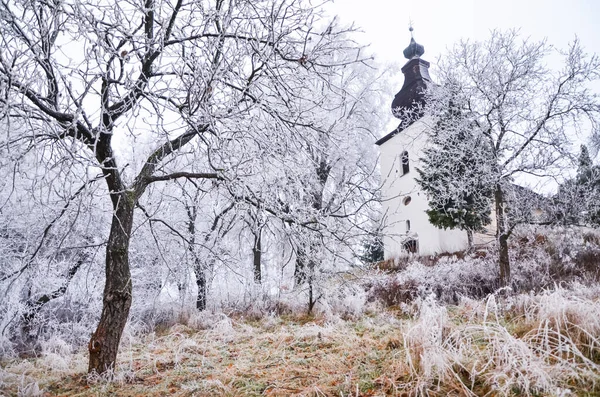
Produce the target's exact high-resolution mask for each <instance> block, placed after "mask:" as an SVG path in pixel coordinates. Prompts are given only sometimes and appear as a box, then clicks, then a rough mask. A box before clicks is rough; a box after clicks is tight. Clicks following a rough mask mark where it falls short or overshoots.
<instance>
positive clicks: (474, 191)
mask: <svg viewBox="0 0 600 397" xmlns="http://www.w3.org/2000/svg"><path fill="white" fill-rule="evenodd" d="M452 97H453V98H452V100H451V101H449V102H450V105H449V110H448V113H447V114H446V115H445V116H444V117H442V118H441V119H440V120H439V121H438V122H437V124H436V126H435V128H433V129H432V132H431V134H430V137H429V141H430V145H429V146H428V148H427V149H425V150H424V155H423V157H422V159H421V161H422V164H423V166H422V167H421V168H419V169H417V172H418V174H419V178H418V179H417V182H418V183H419V185H420V186H421V188H422V189H423V190H424V191H425V193H426V194H427V195H428V198H429V210H427V215H428V216H429V221H430V222H431V224H433V225H435V226H437V227H439V228H444V229H460V230H464V231H466V232H467V236H468V239H469V248H470V247H471V246H472V244H473V232H478V231H482V230H483V228H484V227H485V226H486V225H488V224H489V223H490V221H491V218H490V212H491V195H492V190H491V188H490V186H489V183H488V182H486V181H484V180H483V179H482V176H485V178H487V176H488V175H482V173H481V172H480V170H485V169H487V168H489V164H491V163H490V162H489V161H487V159H486V154H488V153H489V150H486V149H484V146H485V144H486V143H485V142H484V141H483V140H482V139H481V137H480V136H479V135H478V133H477V131H476V129H475V126H474V125H470V126H469V125H468V124H470V121H469V118H468V116H466V115H464V114H461V113H460V111H459V110H458V107H457V106H456V101H457V98H456V97H455V96H454V95H452ZM440 131H443V134H440V133H439V132H440ZM486 163H487V164H486ZM475 170H478V171H475Z"/></svg>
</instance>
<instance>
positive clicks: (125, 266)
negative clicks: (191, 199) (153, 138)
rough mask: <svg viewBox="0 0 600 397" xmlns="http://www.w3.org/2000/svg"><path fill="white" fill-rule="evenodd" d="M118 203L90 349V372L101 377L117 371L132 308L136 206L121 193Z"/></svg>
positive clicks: (109, 240) (129, 198) (108, 244)
mask: <svg viewBox="0 0 600 397" xmlns="http://www.w3.org/2000/svg"><path fill="white" fill-rule="evenodd" d="M116 203H117V204H116V208H115V210H114V213H113V217H112V224H111V228H110V235H109V237H108V243H107V244H106V282H105V285H104V294H103V300H102V303H103V306H102V315H101V316H100V322H99V323H98V327H97V328H96V331H95V332H94V333H93V334H92V338H91V340H90V343H89V346H88V347H89V352H90V362H89V369H88V372H90V373H92V372H96V373H98V374H102V373H104V372H106V371H111V370H114V368H115V361H116V359H117V350H118V348H119V342H120V340H121V335H122V334H123V329H124V328H125V323H126V322H127V316H128V315H129V308H130V307H131V272H130V269H129V241H130V239H131V227H132V224H133V212H134V208H135V203H134V199H133V198H131V197H129V195H128V194H127V192H124V193H120V194H119V200H116Z"/></svg>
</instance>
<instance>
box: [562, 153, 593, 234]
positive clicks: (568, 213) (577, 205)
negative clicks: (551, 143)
mask: <svg viewBox="0 0 600 397" xmlns="http://www.w3.org/2000/svg"><path fill="white" fill-rule="evenodd" d="M577 164H578V167H577V174H576V176H575V177H574V178H571V179H567V180H566V181H565V182H563V183H562V184H561V185H560V186H559V189H558V193H557V194H556V195H555V196H554V197H553V202H554V207H553V211H552V220H553V221H554V222H557V223H560V224H565V225H590V226H597V225H598V224H600V166H597V165H594V163H593V161H592V159H591V157H590V153H589V151H588V148H587V146H585V145H581V149H580V152H579V157H578V158H577Z"/></svg>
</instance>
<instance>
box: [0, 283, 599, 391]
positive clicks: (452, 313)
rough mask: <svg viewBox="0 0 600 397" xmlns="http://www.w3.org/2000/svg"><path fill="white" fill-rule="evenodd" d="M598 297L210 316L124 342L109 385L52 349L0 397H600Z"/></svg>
mask: <svg viewBox="0 0 600 397" xmlns="http://www.w3.org/2000/svg"><path fill="white" fill-rule="evenodd" d="M586 291H587V292H586ZM586 294H587V295H586ZM597 296H598V294H597V290H591V289H589V290H586V289H585V288H584V287H582V289H581V290H580V291H579V292H578V295H577V296H574V295H573V292H572V291H567V290H562V289H558V290H556V291H553V292H548V293H545V294H542V295H539V296H529V295H521V296H517V297H508V298H502V297H499V296H498V297H496V296H490V297H489V298H488V299H487V300H469V299H464V300H463V301H462V302H461V304H460V305H458V306H450V307H446V306H441V305H439V304H438V303H436V301H435V300H434V299H433V298H431V297H430V298H427V299H425V300H418V301H416V302H414V303H413V304H412V305H404V306H403V311H402V310H397V311H381V312H379V313H371V314H369V315H365V316H363V317H362V318H360V319H359V320H356V321H343V320H339V319H335V318H333V317H332V318H331V319H330V320H329V321H326V320H325V318H322V317H317V318H314V317H300V316H289V317H264V318H262V319H256V318H251V319H244V318H230V317H227V316H225V315H212V316H211V315H207V314H201V315H197V317H195V318H191V319H190V320H189V322H188V325H187V326H184V325H176V326H174V327H172V328H170V329H169V330H168V331H167V332H165V333H164V334H150V335H147V336H145V337H144V338H143V340H139V339H138V340H137V341H135V343H133V342H131V343H130V344H127V342H126V343H124V345H123V346H122V349H121V354H120V362H119V367H118V370H117V372H116V373H115V374H114V376H113V378H112V379H111V380H110V381H107V380H103V379H88V378H87V377H86V376H85V375H84V373H85V365H86V359H85V355H84V354H83V353H75V354H71V353H70V352H69V351H68V346H65V345H63V344H61V343H60V341H54V342H52V343H49V344H47V346H46V347H45V350H44V353H43V355H42V356H41V357H39V358H37V359H30V360H15V361H12V362H7V363H3V365H2V367H0V390H1V391H3V392H4V393H6V394H7V395H22V396H28V395H29V396H31V395H44V396H94V395H112V396H167V395H173V396H260V395H265V396H289V395H298V396H383V395H398V396H421V395H426V396H575V395H580V396H593V395H600V340H599V339H598V335H599V334H600V302H599V301H598V297H597ZM206 327H209V329H203V328H206ZM126 340H127V339H126ZM133 340H135V338H134V339H133Z"/></svg>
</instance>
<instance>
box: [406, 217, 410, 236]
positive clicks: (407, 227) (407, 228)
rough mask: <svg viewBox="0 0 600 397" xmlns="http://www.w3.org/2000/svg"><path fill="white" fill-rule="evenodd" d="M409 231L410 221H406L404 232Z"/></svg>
mask: <svg viewBox="0 0 600 397" xmlns="http://www.w3.org/2000/svg"><path fill="white" fill-rule="evenodd" d="M408 232H410V221H409V220H407V221H406V233H408Z"/></svg>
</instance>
